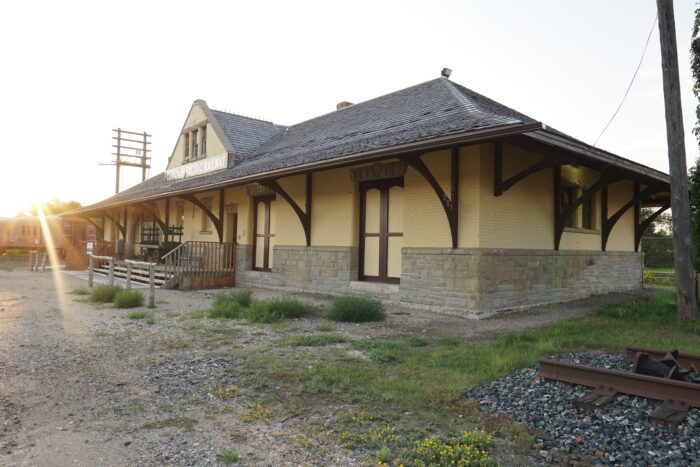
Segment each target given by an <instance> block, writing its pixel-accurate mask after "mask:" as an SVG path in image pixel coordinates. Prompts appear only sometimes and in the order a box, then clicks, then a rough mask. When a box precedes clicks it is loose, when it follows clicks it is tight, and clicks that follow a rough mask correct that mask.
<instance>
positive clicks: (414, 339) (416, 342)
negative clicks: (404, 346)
mask: <svg viewBox="0 0 700 467" xmlns="http://www.w3.org/2000/svg"><path fill="white" fill-rule="evenodd" d="M408 343H409V344H411V345H412V346H413V347H425V346H426V345H428V341H426V340H425V339H423V338H422V337H418V336H411V337H409V338H408Z"/></svg>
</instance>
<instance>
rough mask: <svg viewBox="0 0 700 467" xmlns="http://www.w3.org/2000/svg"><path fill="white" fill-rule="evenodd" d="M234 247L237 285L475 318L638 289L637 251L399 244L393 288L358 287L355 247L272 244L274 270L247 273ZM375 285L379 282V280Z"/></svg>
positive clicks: (243, 256) (245, 252)
mask: <svg viewBox="0 0 700 467" xmlns="http://www.w3.org/2000/svg"><path fill="white" fill-rule="evenodd" d="M251 254H252V251H251V248H250V247H249V246H240V247H239V249H238V254H237V267H238V270H237V273H236V281H237V284H238V285H239V286H242V287H251V286H262V287H274V288H284V289H289V290H294V291H305V292H313V293H323V294H331V295H340V294H352V295H364V296H371V297H375V298H379V299H381V300H384V301H389V302H396V303H401V304H404V305H408V306H416V307H420V308H425V309H430V310H432V311H436V312H442V313H449V314H455V315H460V316H465V317H472V318H479V317H485V316H489V315H492V314H494V313H497V312H499V311H505V310H513V309H519V308H526V307H531V306H536V305H544V304H549V303H557V302H565V301H571V300H576V299H581V298H585V297H589V296H591V295H600V294H606V293H610V292H624V291H630V290H635V289H639V288H641V286H642V261H641V254H639V253H635V252H600V251H553V250H518V249H484V248H458V249H451V248H404V249H403V250H402V268H401V269H402V273H401V283H400V285H398V286H386V285H385V286H378V287H368V286H360V285H362V284H366V283H358V282H357V278H358V255H359V251H358V249H357V248H356V247H334V246H312V247H305V246H289V245H276V246H275V247H274V253H273V256H274V262H273V268H272V272H258V271H251V267H250V262H251ZM377 285H379V284H377Z"/></svg>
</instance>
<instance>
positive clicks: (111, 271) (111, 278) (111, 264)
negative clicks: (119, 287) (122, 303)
mask: <svg viewBox="0 0 700 467" xmlns="http://www.w3.org/2000/svg"><path fill="white" fill-rule="evenodd" d="M109 285H114V258H112V259H110V260H109Z"/></svg>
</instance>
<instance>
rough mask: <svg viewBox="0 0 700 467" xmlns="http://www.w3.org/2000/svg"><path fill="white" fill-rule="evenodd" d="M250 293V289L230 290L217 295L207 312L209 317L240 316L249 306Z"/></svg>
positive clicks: (231, 317)
mask: <svg viewBox="0 0 700 467" xmlns="http://www.w3.org/2000/svg"><path fill="white" fill-rule="evenodd" d="M251 297H252V294H251V292H250V290H248V289H243V290H232V291H231V292H228V293H223V294H220V295H217V296H216V297H215V298H214V304H213V305H212V307H211V309H210V310H209V311H208V312H207V316H208V317H209V318H229V319H234V318H240V317H241V315H242V314H243V312H244V311H245V309H246V308H247V307H249V306H250V303H251Z"/></svg>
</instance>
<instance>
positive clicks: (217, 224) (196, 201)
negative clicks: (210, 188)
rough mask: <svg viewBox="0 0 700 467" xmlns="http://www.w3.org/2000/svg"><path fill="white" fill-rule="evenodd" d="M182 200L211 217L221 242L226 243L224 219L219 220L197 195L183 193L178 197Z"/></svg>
mask: <svg viewBox="0 0 700 467" xmlns="http://www.w3.org/2000/svg"><path fill="white" fill-rule="evenodd" d="M178 196H179V197H180V198H182V199H184V200H185V201H189V202H190V203H192V204H194V205H195V206H197V207H198V208H199V209H201V210H202V212H204V214H206V215H207V217H209V219H210V220H211V223H212V224H214V228H215V229H216V233H217V235H218V236H219V242H223V241H224V229H223V221H222V219H219V218H218V217H216V216H215V215H214V213H213V212H211V210H210V209H209V208H207V207H206V206H205V205H204V203H202V202H201V201H200V200H199V198H197V197H196V196H195V195H193V194H190V193H183V194H181V195H178Z"/></svg>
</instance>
